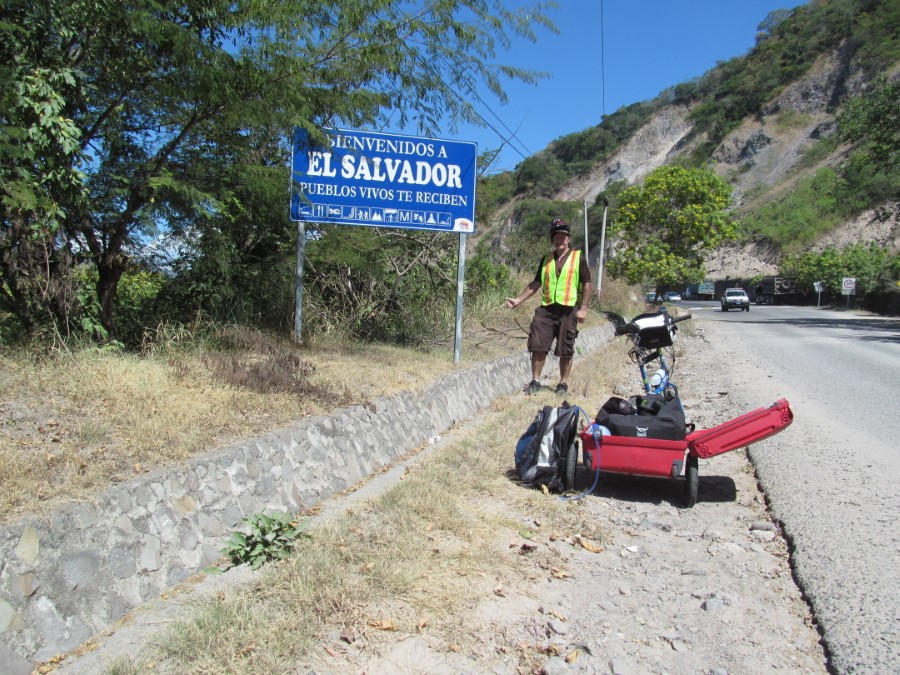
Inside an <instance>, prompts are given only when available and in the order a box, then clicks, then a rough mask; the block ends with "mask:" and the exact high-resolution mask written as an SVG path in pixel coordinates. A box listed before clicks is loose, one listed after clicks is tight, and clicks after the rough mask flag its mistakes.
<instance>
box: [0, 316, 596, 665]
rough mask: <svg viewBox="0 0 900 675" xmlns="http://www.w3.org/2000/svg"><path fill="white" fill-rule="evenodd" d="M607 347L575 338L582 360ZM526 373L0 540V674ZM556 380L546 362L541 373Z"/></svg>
mask: <svg viewBox="0 0 900 675" xmlns="http://www.w3.org/2000/svg"><path fill="white" fill-rule="evenodd" d="M611 335H612V331H611V330H610V329H609V328H608V327H606V326H603V327H600V328H594V329H591V330H587V331H582V333H581V335H580V336H579V339H578V348H579V352H581V353H584V352H586V351H589V350H593V349H595V348H597V347H598V346H600V345H602V344H605V343H606V342H607V341H608V340H609V339H610V337H611ZM528 364H529V361H528V354H527V353H523V354H520V355H515V356H509V357H505V358H502V359H498V360H497V361H493V362H490V363H484V364H479V365H476V366H472V367H470V368H467V369H465V370H458V371H456V372H453V373H451V374H449V375H447V376H445V377H443V378H441V379H440V380H438V381H436V382H434V383H433V384H431V385H430V386H429V387H428V388H427V389H425V390H424V391H423V392H422V393H421V394H415V393H401V394H397V395H394V396H388V397H384V398H380V399H378V400H376V401H374V405H370V406H352V407H348V408H342V409H340V410H337V411H335V412H334V413H332V414H331V415H328V416H322V417H315V418H308V419H304V420H302V421H300V422H297V423H296V424H295V425H293V426H291V427H288V428H286V429H281V430H279V431H274V432H271V433H269V434H267V435H265V436H263V437H261V438H257V439H252V440H247V441H243V442H241V443H238V444H235V445H232V446H230V447H227V448H225V449H222V450H218V451H215V452H210V453H207V454H205V455H203V456H200V457H197V458H194V459H192V460H190V461H189V462H187V463H186V464H185V465H183V466H180V467H174V468H170V469H166V470H160V471H155V472H151V473H148V474H145V475H143V476H140V477H138V478H135V479H133V480H130V481H128V482H125V483H121V484H119V485H116V486H115V487H112V488H110V489H109V490H107V491H105V492H103V493H102V494H100V495H98V496H97V497H96V499H94V500H92V501H84V502H75V503H71V504H69V505H68V506H66V507H65V508H63V509H61V510H59V511H57V512H55V513H52V514H50V515H48V516H44V517H26V518H23V519H22V520H21V521H19V522H16V523H14V524H12V525H9V526H5V527H2V528H0V560H2V566H0V664H4V665H3V667H2V668H0V670H3V672H6V673H17V672H23V673H28V672H31V669H32V668H33V667H34V664H35V663H39V662H42V661H45V660H47V659H49V658H51V657H53V656H55V655H57V654H60V653H63V652H66V651H69V650H71V649H73V648H75V647H77V646H78V645H80V644H81V643H82V642H84V641H85V640H87V639H88V638H90V637H91V636H92V635H94V634H96V633H98V632H99V631H101V630H103V629H104V628H105V627H106V626H108V625H109V624H111V623H113V622H114V621H116V620H117V619H119V618H121V617H122V616H124V615H125V614H126V613H127V612H129V611H130V610H131V609H133V608H135V607H137V606H139V605H141V604H143V603H144V602H145V601H147V600H148V599H150V598H153V597H155V596H157V595H159V594H160V593H161V592H162V591H164V590H165V589H167V588H171V587H172V586H174V585H176V584H178V583H179V582H181V581H183V580H184V579H186V578H187V577H189V576H190V575H192V574H194V573H196V572H198V571H201V570H203V569H204V568H205V567H207V566H208V565H210V564H211V563H213V562H214V561H216V560H218V559H219V558H220V557H221V555H222V547H223V546H224V543H225V540H226V539H227V538H228V536H229V534H230V533H231V532H232V531H233V530H235V529H236V528H237V527H238V526H239V525H240V524H241V520H242V519H243V518H244V517H245V516H249V515H252V514H255V513H259V512H262V511H269V512H271V511H288V512H291V513H295V512H297V511H299V510H300V509H301V508H302V507H304V506H311V505H314V504H316V503H317V502H319V501H321V500H322V499H324V498H326V497H328V496H330V495H332V494H334V493H337V492H340V491H342V490H345V489H347V488H348V487H350V486H352V485H354V484H356V483H358V482H359V481H361V480H363V479H364V478H366V477H367V476H369V475H371V474H372V473H373V472H374V471H375V470H377V469H379V468H381V467H383V466H386V465H389V464H391V463H393V462H394V461H396V460H397V459H398V458H400V457H402V456H403V455H405V454H406V453H408V452H410V451H411V450H413V449H415V448H417V447H419V446H421V445H423V444H424V443H426V442H427V440H428V438H429V437H431V436H435V435H439V434H440V433H441V432H443V431H444V430H446V429H448V428H449V427H451V426H453V425H454V424H455V423H457V422H459V421H462V420H465V419H466V418H468V417H470V416H472V415H473V414H474V413H476V412H477V411H478V410H480V409H481V408H484V407H485V406H487V405H488V404H489V403H490V402H491V401H493V400H494V398H496V397H497V396H501V395H507V394H510V393H513V392H514V391H516V390H517V389H520V388H521V387H522V386H523V385H524V384H525V383H526V382H527V380H528V377H529V372H530V368H529V365H528ZM556 369H557V363H556V361H555V360H554V359H553V358H552V356H551V357H550V358H549V359H548V363H547V364H546V366H545V369H544V373H545V374H546V375H548V377H553V376H555V375H556V372H555V371H556ZM554 381H555V380H554Z"/></svg>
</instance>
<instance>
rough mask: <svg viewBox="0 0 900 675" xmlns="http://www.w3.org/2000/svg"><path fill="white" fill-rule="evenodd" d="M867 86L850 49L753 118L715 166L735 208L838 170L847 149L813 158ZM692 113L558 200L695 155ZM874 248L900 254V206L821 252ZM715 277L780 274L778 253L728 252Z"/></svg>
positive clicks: (833, 238) (665, 123) (678, 109)
mask: <svg viewBox="0 0 900 675" xmlns="http://www.w3.org/2000/svg"><path fill="white" fill-rule="evenodd" d="M863 86H864V80H863V77H862V74H861V73H860V72H859V71H858V70H855V69H854V68H853V66H852V63H850V62H849V61H848V59H847V57H846V54H845V51H844V50H843V49H839V50H836V51H835V52H833V53H831V54H828V55H826V56H823V57H822V58H820V59H819V61H818V62H817V63H816V64H815V65H814V67H813V68H811V69H810V71H809V72H808V73H807V74H806V76H805V77H804V78H803V79H801V80H798V81H797V82H795V83H793V84H791V85H789V86H788V87H786V88H785V89H784V90H783V91H782V92H781V93H780V94H779V95H778V96H777V97H776V98H775V99H773V100H772V101H771V102H770V103H769V104H768V105H767V106H765V108H764V109H763V113H762V114H761V115H760V116H758V117H754V118H749V119H747V120H746V121H745V122H744V123H743V124H742V125H740V126H739V127H738V128H737V129H735V130H734V131H733V132H732V133H731V134H729V135H728V137H727V138H725V139H724V140H723V141H722V143H721V144H720V145H719V147H718V148H717V149H716V151H715V152H714V153H713V156H712V162H711V166H712V168H713V169H714V170H715V171H716V173H718V174H719V175H720V176H721V177H722V178H723V179H725V180H727V181H728V182H729V183H731V185H733V186H734V193H733V196H734V208H735V209H736V210H737V211H738V212H740V211H743V210H747V209H752V208H754V207H757V206H760V205H762V204H765V203H766V202H768V201H770V200H772V199H773V198H776V197H777V196H778V195H780V194H782V193H785V192H788V191H790V190H791V189H792V188H793V187H794V185H795V184H796V182H797V181H798V180H800V179H801V178H803V177H805V176H807V175H809V174H810V173H811V172H814V171H816V170H817V169H818V168H820V167H822V166H834V165H837V164H839V163H840V162H841V161H842V159H843V158H844V157H845V153H846V152H847V148H839V149H838V150H837V151H836V152H835V153H834V154H832V155H830V156H828V157H824V158H820V159H818V160H816V161H811V160H810V159H808V154H807V153H808V151H809V150H810V149H811V148H812V147H813V146H814V145H815V144H816V142H817V141H818V140H819V139H820V138H823V137H827V136H829V135H831V134H833V133H835V131H836V129H837V125H836V122H835V110H836V109H837V105H838V104H839V103H840V102H841V101H843V100H845V99H846V98H847V97H848V96H854V95H858V94H859V93H860V92H861V91H862V90H863ZM689 112H690V110H689V109H688V108H687V107H685V106H674V105H673V106H668V107H666V108H663V109H662V110H660V111H659V112H658V113H657V114H656V115H655V116H654V117H653V118H652V119H651V120H650V121H649V122H647V124H646V125H644V126H643V127H642V128H641V129H640V130H639V131H638V132H637V133H635V134H634V135H633V136H632V137H631V138H630V139H629V140H628V142H627V143H625V144H624V145H623V146H622V148H621V149H620V150H619V151H618V152H616V153H615V154H614V155H613V156H611V157H610V158H609V159H608V160H606V161H604V162H602V163H600V164H598V165H597V166H596V167H595V168H594V169H593V170H592V171H591V172H590V174H589V175H588V176H586V177H583V178H579V179H577V180H574V181H572V182H571V183H570V184H568V185H567V186H566V187H565V189H564V190H562V191H560V194H559V195H557V198H558V199H572V198H573V197H575V198H578V199H585V198H586V199H588V201H589V202H593V200H594V198H595V197H596V196H597V195H598V194H599V193H601V192H603V191H604V190H605V189H607V187H608V186H609V184H610V183H613V182H615V181H622V180H624V181H626V182H627V183H628V184H635V183H638V182H640V181H641V180H642V179H643V178H644V177H645V176H646V175H647V174H648V173H650V172H651V171H652V170H653V169H655V168H657V167H659V166H661V165H663V164H667V163H670V162H672V161H673V160H676V159H677V158H678V157H679V156H681V155H684V154H686V153H689V152H690V151H691V150H692V148H693V147H694V146H695V145H696V144H697V143H699V142H701V141H702V140H703V139H702V138H699V137H698V138H691V137H690V133H691V131H692V125H691V123H690V121H689V119H688V115H689ZM854 242H861V243H870V242H874V243H877V244H880V245H883V246H888V247H891V248H894V249H897V248H900V203H893V204H886V205H883V206H881V207H879V208H878V209H874V210H871V211H868V212H866V213H863V214H861V215H860V216H859V217H858V218H856V219H854V220H853V221H851V222H848V223H846V224H844V225H842V226H841V227H839V228H837V229H836V230H834V231H833V232H831V233H829V234H828V235H826V236H825V237H824V238H823V239H822V240H820V241H819V242H818V243H817V244H816V245H815V247H814V250H821V249H823V248H825V247H827V246H837V247H841V246H846V245H847V244H851V243H854ZM707 271H708V273H709V276H710V277H711V278H716V279H719V278H721V279H724V278H741V277H752V276H754V275H757V274H774V273H776V272H777V271H778V256H777V252H775V251H774V250H772V249H771V248H769V247H766V246H763V245H761V244H758V243H751V244H746V245H742V246H727V247H724V248H722V249H721V250H720V251H718V252H717V253H716V254H715V255H713V256H711V257H710V259H709V260H708V263H707Z"/></svg>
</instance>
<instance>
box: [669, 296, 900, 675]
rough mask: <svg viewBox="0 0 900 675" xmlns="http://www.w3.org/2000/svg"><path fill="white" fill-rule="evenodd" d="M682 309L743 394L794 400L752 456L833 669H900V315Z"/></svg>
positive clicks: (761, 401)
mask: <svg viewBox="0 0 900 675" xmlns="http://www.w3.org/2000/svg"><path fill="white" fill-rule="evenodd" d="M680 306H681V307H682V308H690V309H691V310H692V311H693V313H694V316H695V318H696V319H697V321H695V324H696V325H697V327H698V328H699V329H700V330H702V331H703V333H704V335H705V337H706V338H707V339H708V340H709V341H710V342H711V343H713V344H714V345H715V346H716V349H715V353H716V356H717V358H716V363H714V364H711V366H712V367H716V368H723V369H725V372H726V381H728V382H729V385H730V387H731V390H730V394H731V396H732V397H733V398H734V399H735V400H737V401H742V402H744V403H745V404H747V405H748V406H750V407H759V406H763V405H768V404H770V403H772V402H774V401H775V400H776V399H779V398H787V399H788V401H789V402H790V404H791V408H792V410H793V412H794V422H793V424H792V425H791V426H790V427H789V428H788V429H786V430H785V431H784V432H783V433H781V434H778V435H776V436H775V437H773V438H771V439H769V440H768V441H767V442H766V443H762V444H759V445H757V446H751V448H750V454H751V458H752V460H753V462H754V464H755V465H756V467H757V473H758V476H759V480H760V484H761V487H762V488H763V490H764V491H765V493H766V496H767V498H768V500H769V502H770V506H771V509H772V511H773V513H774V515H775V517H776V518H777V519H778V520H779V521H781V523H782V525H783V528H784V531H785V534H786V535H787V536H788V538H789V541H790V542H791V544H792V554H791V562H792V566H793V569H794V574H795V577H796V579H797V582H798V584H799V586H800V587H801V589H802V590H803V592H804V593H805V595H806V596H807V599H808V601H809V603H810V606H811V608H812V611H813V614H814V616H815V619H816V621H817V622H818V625H819V629H820V633H821V634H822V636H823V640H824V643H825V647H826V650H827V652H828V654H829V656H830V660H831V666H832V669H833V670H834V671H835V672H838V673H879V674H883V673H900V443H898V440H897V439H898V431H900V392H892V391H891V387H892V386H893V383H895V382H896V383H900V319H897V318H883V317H873V316H868V315H863V314H861V313H857V312H848V311H832V310H825V309H816V308H801V307H784V306H758V305H752V306H751V309H750V311H749V312H741V311H729V312H727V313H726V312H722V311H721V310H720V309H719V305H718V303H712V302H693V303H691V302H684V303H680ZM748 409H749V408H748Z"/></svg>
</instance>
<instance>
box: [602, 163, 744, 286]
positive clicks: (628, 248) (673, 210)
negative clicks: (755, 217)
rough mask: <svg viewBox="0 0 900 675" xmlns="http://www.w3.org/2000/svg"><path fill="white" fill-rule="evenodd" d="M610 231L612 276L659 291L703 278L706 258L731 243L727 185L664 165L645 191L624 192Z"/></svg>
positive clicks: (705, 172)
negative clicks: (718, 247) (612, 239)
mask: <svg viewBox="0 0 900 675" xmlns="http://www.w3.org/2000/svg"><path fill="white" fill-rule="evenodd" d="M618 202H619V204H618V208H617V211H616V213H615V215H614V217H613V221H612V224H611V225H610V227H609V232H610V236H611V237H615V238H616V241H615V243H614V250H615V254H614V257H612V259H611V260H610V262H609V270H610V272H611V273H612V274H613V275H614V276H617V277H621V278H625V279H626V280H627V281H629V282H630V283H635V284H636V283H650V284H653V285H654V287H655V288H656V290H657V292H659V291H661V290H662V289H663V287H665V286H672V285H675V284H680V283H682V282H683V281H690V282H698V281H702V279H703V277H704V276H705V268H704V256H705V254H706V253H707V252H708V251H710V250H712V249H714V248H716V247H717V246H719V245H720V244H722V243H724V242H726V241H729V240H733V239H735V237H736V234H737V228H736V225H735V223H734V221H733V219H732V218H731V216H730V215H729V213H728V211H727V209H728V207H729V206H730V202H731V186H730V185H728V183H726V182H725V181H723V180H722V179H721V178H719V177H718V176H717V175H716V174H715V173H713V172H712V171H710V170H708V169H685V168H682V167H678V166H663V167H660V168H658V169H656V170H654V171H653V172H652V173H651V174H650V175H649V176H647V179H646V181H645V182H644V185H643V186H634V187H630V188H628V189H626V190H624V191H623V192H622V193H621V195H619V198H618Z"/></svg>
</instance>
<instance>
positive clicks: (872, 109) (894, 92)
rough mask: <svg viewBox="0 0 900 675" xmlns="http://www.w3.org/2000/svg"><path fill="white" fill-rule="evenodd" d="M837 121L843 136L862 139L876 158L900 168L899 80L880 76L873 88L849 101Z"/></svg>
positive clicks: (857, 139) (884, 164)
mask: <svg viewBox="0 0 900 675" xmlns="http://www.w3.org/2000/svg"><path fill="white" fill-rule="evenodd" d="M837 121H838V130H839V132H840V135H841V138H843V139H844V140H848V141H861V142H863V143H864V145H865V146H866V147H867V149H868V150H869V152H870V153H871V155H872V158H873V159H874V160H875V161H876V162H878V163H880V164H882V165H883V166H885V167H887V168H890V169H894V170H896V169H898V168H900V82H898V81H892V82H888V81H887V80H886V79H885V78H884V77H883V76H882V77H879V78H878V79H877V80H876V81H875V82H874V83H873V86H872V90H871V91H870V92H868V93H867V94H866V95H864V96H859V97H857V98H854V99H851V100H850V101H848V102H847V105H846V106H845V107H844V110H843V112H842V113H841V114H840V115H839V116H838V120H837Z"/></svg>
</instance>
